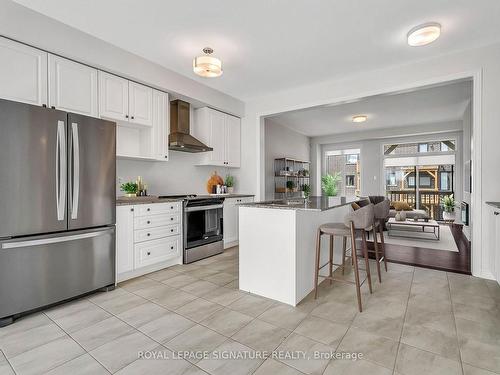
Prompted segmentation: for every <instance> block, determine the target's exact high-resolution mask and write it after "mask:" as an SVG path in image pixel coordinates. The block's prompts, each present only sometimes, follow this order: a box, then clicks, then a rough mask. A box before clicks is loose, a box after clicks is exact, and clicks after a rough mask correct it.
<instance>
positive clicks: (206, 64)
mask: <svg viewBox="0 0 500 375" xmlns="http://www.w3.org/2000/svg"><path fill="white" fill-rule="evenodd" d="M203 53H205V55H203V56H198V57H195V58H194V59H193V71H194V72H195V73H196V74H198V75H199V76H201V77H206V78H213V77H219V76H221V75H222V62H221V61H220V60H219V59H218V58H216V57H213V56H211V55H212V53H214V50H213V49H212V48H210V47H205V48H203Z"/></svg>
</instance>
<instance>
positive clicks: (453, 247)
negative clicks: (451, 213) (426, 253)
mask: <svg viewBox="0 0 500 375" xmlns="http://www.w3.org/2000/svg"><path fill="white" fill-rule="evenodd" d="M439 227H440V231H441V234H440V240H439V241H435V240H428V239H422V240H420V239H416V238H403V237H390V236H389V235H388V234H387V232H384V240H385V242H386V243H388V244H391V245H401V246H411V247H421V248H425V249H433V250H443V251H453V252H456V253H458V247H457V244H456V243H455V239H454V238H453V234H451V229H450V227H449V226H447V225H440V226H439ZM398 234H401V235H402V234H403V232H399V231H398ZM412 235H417V233H413V234H412ZM379 237H380V236H379Z"/></svg>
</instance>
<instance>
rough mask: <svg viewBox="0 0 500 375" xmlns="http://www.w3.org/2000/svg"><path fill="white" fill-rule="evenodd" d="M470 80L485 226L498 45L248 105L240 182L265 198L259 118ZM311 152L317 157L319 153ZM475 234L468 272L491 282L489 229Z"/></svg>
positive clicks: (498, 97)
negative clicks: (477, 130) (476, 130)
mask: <svg viewBox="0 0 500 375" xmlns="http://www.w3.org/2000/svg"><path fill="white" fill-rule="evenodd" d="M472 76H474V78H475V80H474V90H475V91H474V93H475V95H477V96H479V98H475V99H474V100H475V103H476V104H474V105H473V118H474V119H475V121H476V120H477V121H476V122H475V124H477V126H479V127H480V132H479V134H478V133H477V132H474V142H475V147H476V150H477V151H478V152H479V154H478V157H476V158H475V159H474V160H473V162H474V163H475V167H479V164H481V166H480V168H475V172H476V173H475V176H474V177H475V185H476V184H477V186H475V187H476V188H479V183H480V182H481V189H476V190H475V192H476V193H475V194H476V201H474V199H473V202H472V203H473V215H477V216H475V220H476V219H477V217H480V219H482V221H485V222H486V220H487V219H488V217H487V210H486V204H485V202H486V201H498V200H500V189H499V186H500V174H498V173H491V171H493V170H497V169H498V164H499V162H500V147H498V139H500V126H498V119H499V118H500V106H499V105H498V103H499V102H500V44H494V45H490V46H486V47H481V48H477V49H471V50H465V51H460V52H455V53H451V54H446V55H441V56H438V57H434V58H432V59H426V60H419V61H417V62H414V63H409V64H405V65H401V66H393V67H388V68H385V69H380V70H376V71H368V72H363V73H359V74H356V75H353V76H347V77H345V78H343V79H341V80H333V81H323V82H321V83H317V84H312V85H309V86H304V87H297V88H294V89H291V90H286V91H282V92H277V93H273V94H270V95H268V96H265V97H261V98H258V99H255V100H253V101H249V102H247V103H246V106H245V111H246V114H245V119H244V121H243V129H244V132H245V134H246V135H247V136H248V138H247V139H248V141H249V144H248V147H247V150H246V152H247V153H246V154H244V157H243V160H244V163H243V168H244V170H245V173H244V175H242V179H243V180H244V181H245V184H246V185H247V186H253V187H254V191H256V192H257V197H259V195H260V196H263V195H264V189H265V186H264V184H263V181H264V168H263V165H264V159H263V151H262V149H261V143H260V139H261V137H262V133H263V124H262V120H261V117H262V116H266V115H271V114H277V113H282V112H286V111H290V110H297V109H302V108H308V107H313V106H317V105H324V104H331V103H340V102H343V101H346V100H352V99H358V98H361V97H366V96H371V95H377V94H383V93H388V92H397V91H401V90H405V89H411V88H415V87H420V86H425V85H429V84H434V83H437V82H445V81H452V80H455V79H462V78H466V77H472ZM476 99H477V100H476ZM479 99H480V103H479ZM478 103H479V104H480V105H479V104H478ZM474 126H475V125H474ZM313 151H314V154H315V155H318V153H317V150H313ZM478 190H479V191H478ZM473 230H474V233H473V256H472V258H473V259H472V272H473V274H474V275H476V276H482V277H489V278H491V277H492V267H493V266H492V264H491V256H490V255H491V254H493V251H494V250H493V249H490V248H488V247H487V246H486V244H485V246H484V247H482V246H481V239H482V238H488V237H489V233H488V229H487V228H486V226H484V225H483V226H480V225H474V229H473ZM476 232H477V233H476Z"/></svg>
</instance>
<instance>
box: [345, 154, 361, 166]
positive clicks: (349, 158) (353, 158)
mask: <svg viewBox="0 0 500 375" xmlns="http://www.w3.org/2000/svg"><path fill="white" fill-rule="evenodd" d="M358 159H359V154H350V155H346V156H345V162H346V164H356V163H357V162H358Z"/></svg>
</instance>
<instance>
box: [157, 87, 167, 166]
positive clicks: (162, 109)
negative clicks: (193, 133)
mask: <svg viewBox="0 0 500 375" xmlns="http://www.w3.org/2000/svg"><path fill="white" fill-rule="evenodd" d="M169 108H170V105H169V101H168V94H167V93H164V92H161V91H158V90H153V132H154V136H153V139H154V140H155V147H156V149H155V156H156V159H158V160H163V161H166V160H168V135H169V134H170V116H169Z"/></svg>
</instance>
